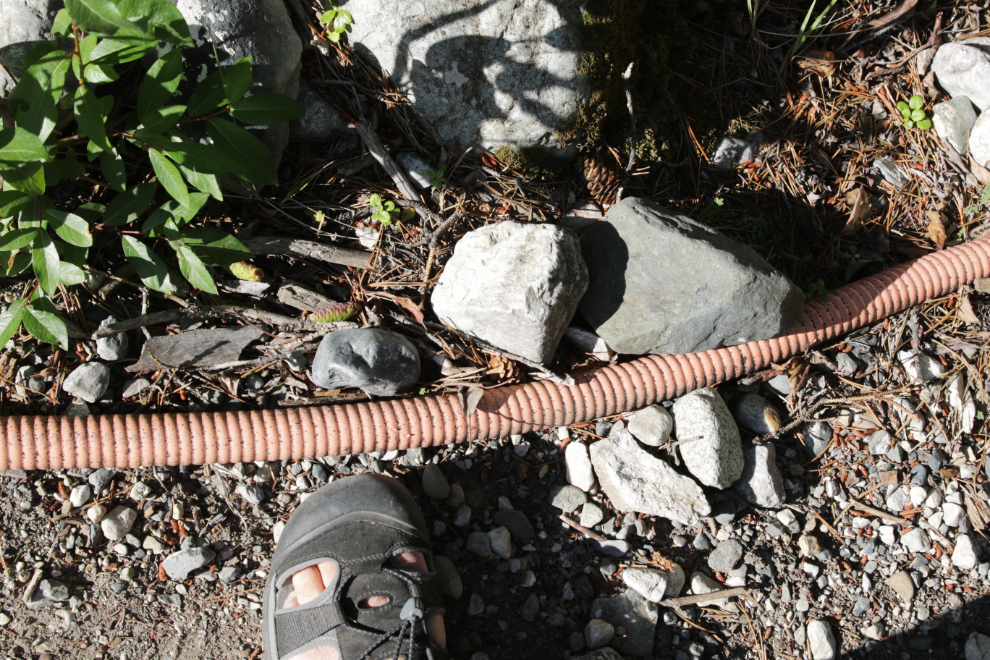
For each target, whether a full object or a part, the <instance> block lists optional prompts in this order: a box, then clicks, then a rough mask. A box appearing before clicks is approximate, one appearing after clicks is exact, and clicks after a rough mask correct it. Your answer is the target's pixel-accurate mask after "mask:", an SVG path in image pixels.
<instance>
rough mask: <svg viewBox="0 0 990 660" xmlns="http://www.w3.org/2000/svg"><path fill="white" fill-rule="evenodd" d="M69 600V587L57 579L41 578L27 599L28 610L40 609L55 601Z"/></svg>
mask: <svg viewBox="0 0 990 660" xmlns="http://www.w3.org/2000/svg"><path fill="white" fill-rule="evenodd" d="M67 600H69V589H68V587H66V586H65V585H64V584H62V583H61V582H59V581H58V580H52V579H49V580H42V581H41V582H39V583H38V586H37V587H35V589H34V592H33V593H32V594H31V598H29V599H28V602H27V608H28V609H29V610H40V609H43V608H45V607H48V606H49V605H54V604H55V603H61V602H64V601H67Z"/></svg>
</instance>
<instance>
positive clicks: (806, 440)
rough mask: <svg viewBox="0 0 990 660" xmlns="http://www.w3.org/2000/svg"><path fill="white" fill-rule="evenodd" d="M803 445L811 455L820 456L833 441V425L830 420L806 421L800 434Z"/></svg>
mask: <svg viewBox="0 0 990 660" xmlns="http://www.w3.org/2000/svg"><path fill="white" fill-rule="evenodd" d="M798 438H799V439H800V440H801V446H802V447H804V451H805V453H806V454H808V455H809V456H818V455H819V454H821V453H822V452H823V451H825V449H826V448H827V447H828V443H830V442H831V441H832V427H831V426H830V425H829V423H828V422H821V421H815V422H805V424H804V426H803V427H802V429H801V433H800V434H798Z"/></svg>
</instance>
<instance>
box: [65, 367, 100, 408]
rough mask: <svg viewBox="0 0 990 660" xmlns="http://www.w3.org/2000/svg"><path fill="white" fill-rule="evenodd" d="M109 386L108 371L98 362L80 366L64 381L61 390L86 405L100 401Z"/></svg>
mask: <svg viewBox="0 0 990 660" xmlns="http://www.w3.org/2000/svg"><path fill="white" fill-rule="evenodd" d="M109 385H110V369H108V368H107V365H105V364H101V363H99V362H86V363H85V364H81V365H79V366H78V367H76V368H75V369H73V371H72V373H71V374H69V376H68V377H67V378H66V379H65V382H63V383H62V389H64V390H65V391H66V392H68V393H69V394H71V395H73V396H77V397H79V398H80V399H82V400H83V401H86V402H88V403H96V402H97V401H99V400H100V397H102V396H103V395H104V394H105V393H106V391H107V387H109Z"/></svg>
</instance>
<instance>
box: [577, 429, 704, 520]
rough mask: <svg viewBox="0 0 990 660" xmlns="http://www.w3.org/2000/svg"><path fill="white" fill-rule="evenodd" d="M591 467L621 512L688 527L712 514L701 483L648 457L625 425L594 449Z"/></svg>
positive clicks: (600, 441) (658, 460) (592, 448)
mask: <svg viewBox="0 0 990 660" xmlns="http://www.w3.org/2000/svg"><path fill="white" fill-rule="evenodd" d="M591 463H592V465H594V467H595V474H596V476H597V477H598V483H599V484H600V485H601V488H602V490H603V491H605V494H606V495H608V497H609V500H610V501H611V503H612V506H614V507H615V508H616V509H618V510H619V511H635V512H637V513H648V514H651V515H655V516H663V517H664V518H669V519H671V520H676V521H679V522H682V523H685V524H688V525H694V524H696V523H697V522H698V519H699V518H700V517H701V516H707V515H708V514H709V513H711V507H710V506H709V504H708V500H707V499H706V498H705V494H704V492H703V491H702V490H701V487H700V486H698V484H697V483H695V482H694V481H693V480H692V479H691V478H690V477H685V476H682V475H680V474H678V473H677V472H675V471H674V469H673V468H671V467H670V466H669V465H667V463H666V462H664V461H661V460H660V459H657V458H654V457H653V456H651V455H650V454H649V453H647V452H646V450H645V449H643V448H642V447H640V446H639V444H638V443H637V442H636V441H635V440H634V439H633V437H632V435H631V434H630V433H629V432H628V431H627V430H626V429H624V428H622V427H621V425H617V426H616V427H615V428H614V429H613V432H612V434H611V435H610V436H609V438H608V439H607V440H599V441H598V442H596V443H594V444H593V445H591Z"/></svg>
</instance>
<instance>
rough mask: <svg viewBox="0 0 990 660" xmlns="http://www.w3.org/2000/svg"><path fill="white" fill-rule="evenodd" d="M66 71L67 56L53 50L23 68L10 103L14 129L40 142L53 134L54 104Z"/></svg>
mask: <svg viewBox="0 0 990 660" xmlns="http://www.w3.org/2000/svg"><path fill="white" fill-rule="evenodd" d="M68 70H69V56H68V55H66V53H65V51H62V50H53V51H51V52H48V53H46V54H44V55H42V56H41V57H40V58H39V59H38V61H36V62H35V63H34V64H32V65H31V66H29V67H27V70H26V71H25V72H24V75H23V76H21V79H20V82H18V83H17V87H15V88H14V90H13V91H12V92H11V95H10V97H11V99H17V100H18V101H19V102H18V103H17V125H18V126H20V127H21V128H23V129H26V130H27V131H28V132H30V133H32V134H34V135H36V136H38V139H39V140H41V141H42V142H44V140H46V139H47V138H48V136H49V135H51V133H52V131H53V130H55V124H56V121H57V120H58V109H57V108H56V107H55V102H56V101H57V100H58V97H59V95H60V94H61V93H62V89H63V88H64V86H65V75H66V73H67V72H68Z"/></svg>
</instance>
